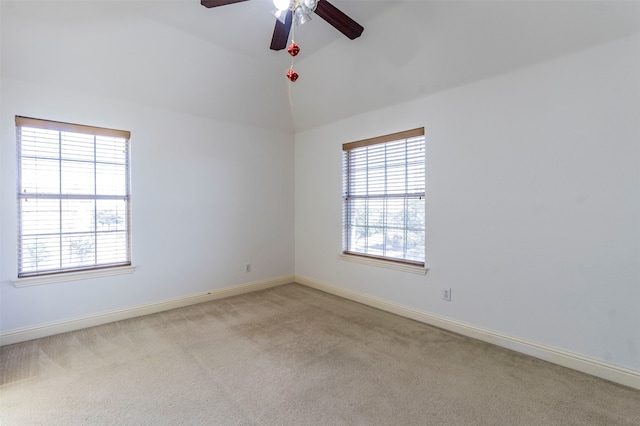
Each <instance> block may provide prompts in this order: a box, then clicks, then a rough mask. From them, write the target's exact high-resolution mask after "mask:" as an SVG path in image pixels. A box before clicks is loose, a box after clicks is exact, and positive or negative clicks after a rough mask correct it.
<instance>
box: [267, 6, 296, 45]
mask: <svg viewBox="0 0 640 426" xmlns="http://www.w3.org/2000/svg"><path fill="white" fill-rule="evenodd" d="M292 20H293V12H291V11H288V12H287V16H286V17H285V19H284V24H283V23H282V22H280V20H279V19H276V27H275V28H274V29H273V37H271V50H282V49H284V48H285V47H287V40H289V31H291V21H292Z"/></svg>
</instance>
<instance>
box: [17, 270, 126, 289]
mask: <svg viewBox="0 0 640 426" xmlns="http://www.w3.org/2000/svg"><path fill="white" fill-rule="evenodd" d="M135 270H136V267H135V266H119V267H115V268H104V269H95V270H91V271H79V272H65V273H61V274H51V275H42V276H38V277H27V278H18V279H17V280H14V281H13V285H14V286H16V287H18V288H20V287H31V286H34V285H43V284H53V283H61V282H67V281H76V280H86V279H91V278H99V277H109V276H113V275H123V274H132V273H133V272H134V271H135Z"/></svg>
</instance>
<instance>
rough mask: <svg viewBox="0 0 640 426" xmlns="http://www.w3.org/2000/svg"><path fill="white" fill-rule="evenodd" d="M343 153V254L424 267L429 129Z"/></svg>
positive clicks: (375, 140) (376, 140)
mask: <svg viewBox="0 0 640 426" xmlns="http://www.w3.org/2000/svg"><path fill="white" fill-rule="evenodd" d="M342 149H343V233H342V236H343V238H342V248H343V252H344V253H345V254H352V255H361V256H367V257H373V258H380V259H385V260H392V261H398V262H403V263H409V264H413V265H419V266H424V264H425V139H424V128H419V129H413V130H409V131H405V132H399V133H394V134H391V135H385V136H381V137H377V138H372V139H367V140H362V141H357V142H351V143H347V144H344V145H343V146H342Z"/></svg>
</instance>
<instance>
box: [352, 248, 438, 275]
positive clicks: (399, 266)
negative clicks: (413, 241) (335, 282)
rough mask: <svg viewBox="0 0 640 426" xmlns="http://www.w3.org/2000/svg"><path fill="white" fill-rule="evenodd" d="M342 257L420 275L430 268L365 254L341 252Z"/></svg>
mask: <svg viewBox="0 0 640 426" xmlns="http://www.w3.org/2000/svg"><path fill="white" fill-rule="evenodd" d="M340 259H342V260H346V261H347V262H354V263H361V264H364V265H371V266H377V267H379V268H387V269H395V270H396V271H403V272H410V273H412V274H418V275H425V274H426V273H427V271H428V270H429V268H427V267H425V266H414V265H407V264H403V263H399V262H392V261H387V260H380V259H372V258H370V257H364V256H350V255H348V254H344V253H341V254H340Z"/></svg>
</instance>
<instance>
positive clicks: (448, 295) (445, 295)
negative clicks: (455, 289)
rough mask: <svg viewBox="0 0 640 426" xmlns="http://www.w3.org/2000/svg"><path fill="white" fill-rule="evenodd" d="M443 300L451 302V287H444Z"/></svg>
mask: <svg viewBox="0 0 640 426" xmlns="http://www.w3.org/2000/svg"><path fill="white" fill-rule="evenodd" d="M442 300H446V301H447V302H451V289H450V288H443V289H442Z"/></svg>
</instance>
